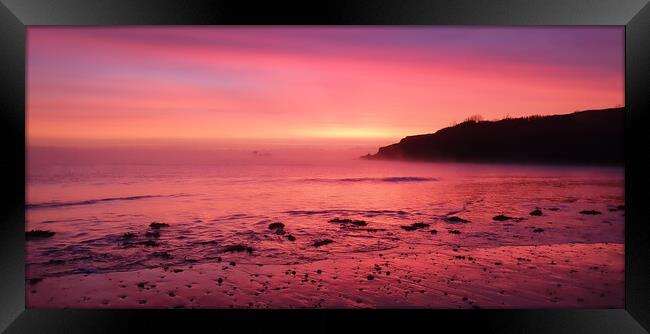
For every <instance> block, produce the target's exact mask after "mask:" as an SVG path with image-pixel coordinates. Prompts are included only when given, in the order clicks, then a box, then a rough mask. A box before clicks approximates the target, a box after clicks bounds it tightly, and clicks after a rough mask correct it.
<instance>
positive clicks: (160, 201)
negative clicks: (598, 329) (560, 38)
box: [26, 157, 624, 307]
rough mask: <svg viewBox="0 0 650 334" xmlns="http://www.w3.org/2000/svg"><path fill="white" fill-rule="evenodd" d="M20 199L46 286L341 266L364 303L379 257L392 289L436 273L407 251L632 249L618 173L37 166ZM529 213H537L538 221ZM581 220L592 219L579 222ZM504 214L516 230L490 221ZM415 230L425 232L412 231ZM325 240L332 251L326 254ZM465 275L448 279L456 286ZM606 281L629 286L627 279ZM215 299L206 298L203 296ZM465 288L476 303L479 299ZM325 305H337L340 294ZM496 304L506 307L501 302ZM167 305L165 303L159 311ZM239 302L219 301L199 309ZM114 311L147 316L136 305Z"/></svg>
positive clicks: (406, 165)
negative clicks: (156, 274) (363, 289)
mask: <svg viewBox="0 0 650 334" xmlns="http://www.w3.org/2000/svg"><path fill="white" fill-rule="evenodd" d="M26 201H27V206H26V214H27V222H26V229H27V230H33V229H39V230H49V231H53V232H55V233H56V234H55V235H54V236H53V237H51V238H44V239H38V240H29V241H28V243H27V248H26V254H27V276H28V277H27V278H28V279H38V280H45V281H47V280H48V279H60V280H65V279H66V278H69V279H73V278H74V277H79V275H83V276H86V277H87V276H91V277H93V276H94V277H102V275H108V274H111V273H135V272H139V271H143V270H158V269H160V270H164V271H167V270H169V269H170V268H179V270H185V271H186V273H187V272H191V271H192V268H195V267H197V266H200V265H202V264H211V263H216V262H217V261H218V262H221V261H222V260H223V261H224V263H226V262H227V261H228V260H229V259H230V258H232V259H236V260H237V267H236V268H242V265H249V266H250V267H251V268H254V267H262V266H267V267H268V266H280V267H282V266H284V267H286V269H285V268H284V267H282V268H283V269H282V271H284V270H290V269H291V268H292V267H296V266H298V267H300V266H304V267H306V266H312V265H314V264H318V263H327V262H323V261H333V263H337V262H338V263H339V264H340V267H337V271H346V270H347V271H354V270H356V272H358V274H356V275H352V276H350V277H349V278H348V281H347V282H346V281H345V278H340V279H339V280H338V281H339V283H337V284H338V285H336V286H337V287H338V288H337V289H338V290H336V289H334V288H331V289H330V290H332V291H334V290H336V291H339V292H338V297H341V291H344V292H345V291H347V290H350V291H352V290H354V291H356V290H355V289H357V288H358V286H359V285H360V284H362V283H361V281H366V279H365V278H364V277H366V273H365V272H364V271H363V269H359V267H360V266H362V265H360V264H359V262H355V261H357V259H359V260H358V261H361V260H360V259H364V261H363V262H362V264H368V265H369V266H371V267H372V265H371V262H372V261H375V260H372V259H379V256H381V258H382V259H385V258H387V257H388V255H390V254H392V255H394V258H393V259H392V260H390V261H386V263H385V264H382V266H392V267H394V269H393V273H394V274H393V277H395V278H398V277H399V276H397V275H396V273H397V272H399V270H400V269H404V268H407V267H408V268H410V269H409V270H408V271H409V272H410V271H412V270H414V269H413V268H414V267H415V268H416V269H420V270H421V272H423V273H426V272H436V270H438V269H439V267H438V269H435V270H434V269H428V267H427V266H431V265H432V264H430V263H424V262H423V263H417V262H416V263H413V262H412V261H410V260H409V261H406V260H404V261H406V262H404V263H403V264H402V263H401V262H400V261H401V260H400V258H404V257H400V256H402V255H403V254H404V252H405V250H408V252H410V253H415V254H424V255H426V254H434V253H435V252H436V251H443V250H450V251H454V252H457V251H458V250H459V249H460V250H466V249H468V250H470V249H471V250H476V251H477V252H478V251H479V250H490V249H503V247H511V246H512V247H538V246H539V247H542V246H544V247H546V246H549V247H557V249H558V252H559V253H562V251H561V249H562V247H563V245H564V246H566V245H590V244H618V245H621V244H622V243H623V240H624V239H623V235H624V208H623V207H621V205H623V204H624V170H623V168H619V167H590V166H540V165H505V164H469V163H467V164H466V163H463V164H460V163H412V162H393V161H366V160H361V159H339V160H336V159H332V160H328V161H320V162H309V161H307V160H306V161H304V162H301V161H291V162H283V161H279V160H277V159H276V160H274V159H272V158H265V157H258V158H255V159H249V160H245V161H232V162H223V163H206V164H198V165H196V164H182V163H175V164H78V165H75V164H65V165H57V164H41V165H38V166H32V167H31V168H30V170H29V171H28V180H27V200H26ZM535 209H540V210H541V212H542V215H541V216H536V215H531V212H532V211H533V210H535ZM585 210H595V211H597V212H598V214H585V213H581V212H582V211H585ZM497 215H505V216H508V217H512V218H514V219H509V220H495V219H494V217H495V216H497ZM450 217H458V218H460V219H449V218H450ZM336 218H339V219H352V220H363V221H364V222H365V224H357V225H355V224H352V223H340V222H338V223H337V222H331V220H333V219H336ZM153 222H158V223H164V224H168V225H169V226H165V227H162V228H157V229H156V228H152V227H150V224H151V223H153ZM275 222H281V223H282V224H284V228H283V229H281V231H280V232H278V231H277V230H274V229H269V225H270V224H271V223H275ZM420 222H421V223H424V224H427V225H426V226H424V227H423V228H421V229H408V228H405V227H408V226H410V225H411V224H414V223H420ZM433 230H435V232H433ZM289 235H290V236H292V237H293V238H295V240H290V239H291V238H290V237H289ZM323 240H330V241H331V243H329V244H324V245H320V246H319V245H318V242H319V241H323ZM238 245H239V246H240V247H239V248H234V249H233V248H228V247H231V246H238ZM540 249H541V248H540ZM549 252H550V253H545V254H546V255H543V256H547V257H548V258H549V259H551V260H549V262H553V261H552V258H553V256H559V255H561V254H559V253H558V254H553V250H552V248H551V250H550V251H549ZM583 256H585V257H587V258H589V257H593V259H592V260H593V261H592V262H594V263H598V264H599V265H601V266H602V265H604V266H607V265H608V263H607V261H610V262H611V260H603V259H604V257H603V256H602V255H601V254H598V253H597V252H595V253H589V252H587V253H584V255H583ZM619 256H620V258H619V257H615V260H616V262H617V263H618V261H620V263H619V264H621V265H622V262H623V255H622V254H619ZM608 259H610V257H608ZM513 261H514V260H513ZM599 261H600V262H603V263H600V262H599ZM353 262H354V263H353ZM389 262H390V264H389ZM506 262H507V261H506ZM515 262H516V261H515ZM566 262H568V261H566ZM346 263H350V264H346ZM517 264H518V263H517ZM513 265H514V264H513ZM609 265H611V264H609ZM323 266H326V265H323ZM330 266H331V265H330ZM326 267H327V266H326ZM491 267H494V266H493V265H491ZM459 268H460V267H459ZM233 270H236V269H233ZM242 270H243V269H242ZM319 270H320V269H319ZM322 270H323V271H325V270H327V268H322ZM368 270H370V271H372V269H368ZM405 270H406V269H405ZM462 270H464V269H457V272H456V273H454V274H453V275H461V276H462V274H463V272H462ZM467 270H469V269H467ZM531 270H532V269H531ZM483 271H485V270H483ZM247 273H248V274H250V275H254V274H255V273H254V272H252V271H250V270H249V271H247ZM285 274H286V273H285ZM611 274H612V275H615V276H616V280H617V281H618V282H622V278H623V273H622V272H616V273H611ZM404 275H406V274H404ZM453 275H452V274H449V276H448V277H451V276H453ZM534 275H536V273H535V272H534V270H533V272H531V276H534ZM554 275H555V276H557V281H558V282H560V281H562V282H565V281H566V282H571V281H572V280H574V281H575V279H572V278H571V277H569V274H568V273H564V272H562V273H555V274H554ZM562 275H566V277H563V276H562ZM341 276H342V277H343V276H344V275H341ZM555 276H554V277H555ZM251 277H253V276H251ZM360 277H361V278H362V279H361V280H359V278H360ZM448 277H447V286H449V280H448ZM590 277H591V276H590ZM335 278H336V277H335ZM597 279H598V277H596V276H594V277H591V278H589V279H588V281H585V282H576V283H575V284H578V285H580V284H582V285H589V284H593V282H594V280H597ZM251 282H253V279H252V278H251ZM400 283H401V281H400ZM220 284H221V283H219V285H220ZM251 284H252V283H251ZM287 284H289V283H287ZM395 284H396V283H395ZM413 284H415V283H413ZM419 284H422V283H419ZM432 284H433V285H432V286H437V285H436V284H437V283H434V282H432ZM567 284H569V283H567ZM621 284H622V283H621ZM172 285H173V284H172ZM242 285H246V283H239V285H238V287H239V290H238V291H242V292H241V293H244V292H243V291H245V286H242ZM469 285H471V284H469ZM488 285H489V284H488ZM288 286H292V285H288ZM345 286H348V288H346V287H345ZM481 286H483V285H481ZM28 289H29V288H28ZM51 289H52V288H50V290H51ZM210 289H212V288H211V287H206V291H210ZM215 289H216V287H215ZM305 289H306V288H305V287H298V286H296V287H295V289H294V290H289V291H285V295H284V296H285V297H286V299H282V300H283V303H285V304H281V305H276V306H279V307H282V306H285V305H301V304H303V305H304V304H305V303H306V302H305V298H306V297H305V292H304V291H305ZM319 289H322V287H319ZM346 289H347V290H346ZM384 289H385V288H384ZM466 289H468V291H473V292H472V293H473V295H476V296H479V295H481V292H480V289H485V287H484V286H483V287H482V288H480V289H479V287H477V288H476V289H472V288H471V287H466ZM519 289H520V290H525V289H526V287H525V285H524V286H520V288H519ZM531 289H532V288H531ZM613 289H618V287H613ZM620 290H621V291H620V293H619V292H618V291H617V292H616V293H615V294H614V295H615V296H613V297H612V298H613V299H610V300H608V301H607V302H606V303H605V304H602V303H600V304H599V303H595V302H594V303H592V304H590V303H587V304H586V305H583V306H584V307H589V306H599V305H601V304H602V305H614V306H616V305H619V304H621V303H622V285H621V286H620ZM290 291H295V293H294V294H293V295H292V294H291V292H290ZM350 291H347V292H350ZM378 291H379V290H378ZM357 292H358V291H357ZM39 293H41V292H39V291H38V290H36V289H33V291H31V293H29V292H28V296H29V295H31V297H29V298H31V299H29V298H28V303H30V300H31V305H32V306H39V307H48V306H49V307H59V306H68V307H69V306H80V305H82V301H72V302H71V301H68V302H66V303H62V302H57V299H56V298H49V299H45V298H40V299H39V297H38V296H39ZM258 293H259V292H258ZM50 294H53V295H54V296H58V295H62V294H63V293H62V292H61V293H57V292H56V291H54V292H52V291H50ZM321 294H322V295H328V296H330V294H326V293H324V292H323V293H321ZM255 296H256V297H255V298H256V300H262V301H263V300H264V299H263V298H262V297H260V296H259V295H255ZM313 296H316V297H317V296H319V292H318V291H315V292H314V293H313ZM330 297H332V298H333V299H337V297H336V296H335V295H333V294H332V295H331V296H330ZM269 298H270V297H269ZM486 298H487V297H486ZM490 298H492V299H494V300H493V301H494V305H499V300H497V299H495V297H490ZM535 298H542V297H539V296H537V295H535V296H529V297H527V299H523V301H522V299H516V300H517V302H513V303H514V304H513V303H510V304H508V305H510V306H515V307H516V306H526V305H533V304H534V305H544V303H546V302H548V300H546V299H544V300H539V301H536V300H535ZM492 299H490V300H492ZM580 299H584V298H580ZM619 299H620V300H619ZM125 300H127V301H128V299H125ZM364 300H370V304H369V305H370V306H378V307H381V306H390V305H401V306H410V305H416V306H418V305H422V306H427V305H429V304H427V303H425V302H422V301H411V302H409V301H408V300H407V298H406V297H405V298H404V299H403V300H401V299H400V298H395V297H394V295H391V296H387V295H385V294H384V295H382V293H381V292H376V293H374V294H373V295H372V297H368V298H366V299H364ZM513 300H514V299H513ZM356 302H358V300H357V301H356ZM572 302H575V300H572ZM166 303H167V304H166ZM170 303H171V302H165V301H159V303H158V304H157V305H158V306H170V305H171V304H170ZM251 303H252V302H251ZM269 303H270V302H269ZM352 303H353V304H354V302H352ZM517 303H518V304H517ZM140 304H142V303H140ZM232 304H233V303H232V302H226V301H223V300H221V299H219V300H208V301H204V302H203V303H202V304H196V305H194V306H195V307H222V306H227V305H232ZM234 304H236V303H234ZM484 304H490V303H487V302H485V303H484ZM98 305H99V304H98ZM107 305H112V304H108V302H107ZM120 305H121V307H138V306H142V305H138V303H136V302H135V301H134V300H131V302H130V303H128V302H127V303H126V304H120ZM268 305H271V304H268ZM333 305H334V306H342V307H347V306H349V305H348V304H345V303H339V302H336V303H334V304H333ZM444 305H445V304H444V302H443V303H442V306H444ZM95 306H97V305H95ZM99 306H101V305H99ZM113 306H115V305H113Z"/></svg>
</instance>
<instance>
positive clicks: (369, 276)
mask: <svg viewBox="0 0 650 334" xmlns="http://www.w3.org/2000/svg"><path fill="white" fill-rule="evenodd" d="M367 278H368V280H369V281H372V280H373V279H375V276H372V275H368V277H367Z"/></svg>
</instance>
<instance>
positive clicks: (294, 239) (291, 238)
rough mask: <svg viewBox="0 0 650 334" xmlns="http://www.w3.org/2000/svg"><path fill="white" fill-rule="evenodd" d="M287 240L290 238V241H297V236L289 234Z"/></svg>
mask: <svg viewBox="0 0 650 334" xmlns="http://www.w3.org/2000/svg"><path fill="white" fill-rule="evenodd" d="M287 240H289V241H296V237H294V236H293V235H291V234H287Z"/></svg>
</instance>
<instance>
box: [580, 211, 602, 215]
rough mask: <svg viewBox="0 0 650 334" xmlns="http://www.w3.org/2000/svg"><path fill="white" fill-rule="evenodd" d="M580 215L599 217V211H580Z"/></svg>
mask: <svg viewBox="0 0 650 334" xmlns="http://www.w3.org/2000/svg"><path fill="white" fill-rule="evenodd" d="M580 213H581V214H583V215H599V214H601V212H600V211H596V210H583V211H580Z"/></svg>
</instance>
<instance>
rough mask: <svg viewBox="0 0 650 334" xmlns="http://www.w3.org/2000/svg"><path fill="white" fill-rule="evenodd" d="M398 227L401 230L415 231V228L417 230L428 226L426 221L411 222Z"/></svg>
mask: <svg viewBox="0 0 650 334" xmlns="http://www.w3.org/2000/svg"><path fill="white" fill-rule="evenodd" d="M400 227H401V228H402V229H403V230H406V231H415V230H418V229H422V228H427V227H429V224H426V223H413V224H411V225H408V226H404V225H402V226H400Z"/></svg>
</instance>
